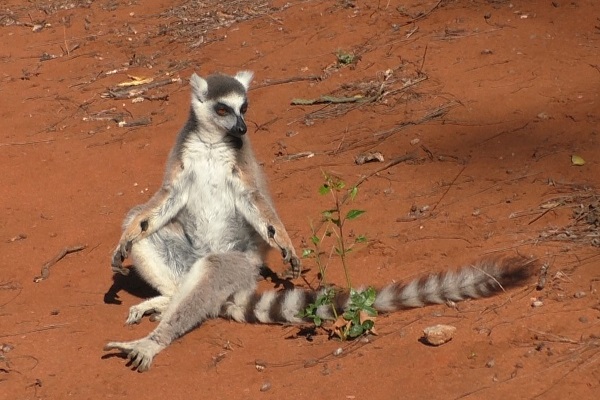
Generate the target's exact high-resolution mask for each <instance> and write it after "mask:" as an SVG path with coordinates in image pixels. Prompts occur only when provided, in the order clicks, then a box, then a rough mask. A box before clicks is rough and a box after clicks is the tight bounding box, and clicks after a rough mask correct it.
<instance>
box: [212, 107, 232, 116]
mask: <svg viewBox="0 0 600 400" xmlns="http://www.w3.org/2000/svg"><path fill="white" fill-rule="evenodd" d="M215 111H216V112H217V114H218V115H220V116H221V117H224V116H226V115H227V114H229V110H228V109H227V107H225V106H222V105H218V106H217V107H215Z"/></svg>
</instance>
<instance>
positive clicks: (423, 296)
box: [222, 257, 534, 324]
mask: <svg viewBox="0 0 600 400" xmlns="http://www.w3.org/2000/svg"><path fill="white" fill-rule="evenodd" d="M531 264H532V261H531V260H529V259H526V258H524V257H516V258H505V259H500V260H498V259H496V260H493V259H489V260H483V261H480V262H479V263H477V264H475V265H471V266H467V267H463V268H461V269H459V270H457V271H447V272H441V273H439V274H435V275H429V276H424V277H421V278H417V279H414V280H412V281H410V282H408V283H393V284H390V285H387V286H384V287H383V288H381V289H380V290H378V291H377V296H376V299H375V303H374V307H375V309H376V310H377V311H378V312H381V313H388V312H394V311H398V310H402V309H407V308H416V307H423V306H425V305H428V304H443V303H446V302H448V301H454V302H458V301H462V300H466V299H477V298H480V297H487V296H491V295H493V294H496V293H498V292H501V291H503V290H505V289H507V288H510V287H514V286H517V285H520V284H522V283H524V282H525V281H526V280H527V279H528V278H529V277H530V276H531V275H532V271H533V270H534V267H533V265H531ZM324 291H325V289H323V290H320V291H317V292H315V291H311V290H308V289H301V288H294V289H288V290H281V291H274V290H271V291H266V292H263V293H256V292H240V293H237V294H236V295H234V296H232V297H231V298H230V299H229V301H228V302H227V303H226V304H225V305H224V306H223V308H222V315H223V316H224V317H227V318H232V319H234V320H236V321H239V322H251V323H267V324H269V323H270V324H274V323H275V324H276V323H280V324H297V323H302V322H308V321H307V320H305V319H303V318H302V317H300V316H299V315H300V313H301V312H302V311H303V310H304V309H306V307H307V306H308V305H309V304H311V303H314V302H315V300H316V299H317V298H318V297H319V296H320V295H322V294H323V293H324ZM348 300H349V295H348V292H347V291H339V292H336V294H335V297H334V300H333V303H334V304H335V307H336V309H337V312H338V315H339V314H340V313H342V312H343V311H344V309H345V308H346V306H347V304H348ZM317 315H318V316H319V317H321V318H322V319H333V318H334V317H333V312H332V309H331V306H330V305H325V306H321V307H319V309H318V310H317Z"/></svg>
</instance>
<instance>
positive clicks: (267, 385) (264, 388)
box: [260, 382, 271, 392]
mask: <svg viewBox="0 0 600 400" xmlns="http://www.w3.org/2000/svg"><path fill="white" fill-rule="evenodd" d="M270 389H271V382H265V383H263V384H262V385H261V386H260V391H261V392H266V391H268V390H270Z"/></svg>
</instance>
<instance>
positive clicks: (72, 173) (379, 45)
mask: <svg viewBox="0 0 600 400" xmlns="http://www.w3.org/2000/svg"><path fill="white" fill-rule="evenodd" d="M42 3H43V5H42ZM596 3H597V2H596V1H594V0H574V1H561V0H558V1H535V2H534V1H512V2H509V1H501V0H495V1H492V0H474V1H469V2H464V1H452V0H442V1H417V0H412V1H408V2H406V1H383V2H382V1H380V2H372V1H359V0H354V1H353V0H344V1H319V0H315V1H301V2H284V1H281V0H275V1H274V2H267V1H239V0H238V1H227V0H224V1H220V2H217V1H205V2H197V1H183V2H182V1H175V2H173V1H163V0H148V1H140V0H137V1H136V0H129V1H119V0H101V1H62V0H51V1H46V2H22V1H17V0H7V1H5V2H3V5H2V8H1V10H0V65H1V66H2V68H1V71H2V72H1V73H0V93H1V96H0V117H1V118H2V121H3V129H2V133H1V134H0V168H1V170H2V172H3V173H2V182H3V187H4V190H2V195H1V204H2V207H3V214H4V217H3V218H2V219H1V220H0V252H1V254H2V261H1V271H2V272H1V275H0V344H2V347H1V348H0V350H1V351H0V399H33V398H49V399H62V398H67V397H69V398H77V399H97V398H100V397H101V398H115V399H121V398H122V399H125V398H128V399H130V398H146V399H158V398H165V397H168V398H189V397H190V396H196V397H197V396H202V397H206V398H223V399H246V398H247V399H254V398H260V397H265V398H266V397H269V398H297V399H309V398H323V399H392V398H411V399H419V398H444V399H452V398H460V399H478V398H486V399H504V398H540V399H541V398H543V399H564V398H578V399H591V398H596V397H597V394H598V391H599V390H600V389H599V387H600V373H599V372H598V371H600V368H599V360H600V347H599V345H600V339H599V332H598V326H599V322H600V319H599V318H600V307H599V304H600V300H599V297H600V296H599V294H598V286H599V285H600V284H599V282H598V281H599V279H600V275H599V272H598V271H599V263H600V259H599V257H598V247H597V246H598V193H599V192H598V188H600V179H599V177H600V162H599V160H598V159H599V158H600V147H599V141H600V136H599V134H600V94H599V93H600V61H599V60H600V58H599V54H600V26H599V25H600V19H599V18H600V11H599V9H598V7H597V4H596ZM240 69H251V70H253V71H255V81H254V83H253V89H252V90H251V92H250V102H251V106H250V110H249V112H248V119H249V126H250V127H251V128H250V132H249V135H250V136H251V140H252V141H253V144H254V148H255V151H256V153H257V156H258V157H259V159H260V160H262V162H264V169H265V171H266V174H267V176H268V178H269V181H270V187H271V190H272V193H273V197H274V200H275V202H276V205H277V208H278V210H279V213H280V216H281V218H282V220H283V221H284V223H285V224H286V226H287V228H288V230H289V232H290V234H291V235H292V239H293V240H294V242H295V243H296V246H297V250H298V251H299V252H301V247H302V246H301V243H305V242H306V241H307V240H308V238H309V236H310V234H311V233H310V221H311V220H312V221H318V218H319V215H320V211H321V210H324V209H327V208H328V206H329V198H327V197H322V196H320V195H319V194H318V192H317V189H318V187H319V186H320V184H321V183H322V179H323V178H322V171H328V172H331V173H334V174H335V175H336V176H340V177H342V178H343V179H344V180H345V181H346V182H348V183H349V184H350V183H353V182H356V181H358V180H359V179H361V177H364V176H370V177H369V178H368V179H366V180H365V181H364V182H363V183H362V184H361V185H360V191H359V194H358V197H357V198H356V200H355V201H354V203H355V204H354V205H355V206H356V208H359V209H363V210H366V213H365V214H363V215H362V216H361V217H360V219H357V220H356V221H352V222H351V223H350V225H349V226H351V227H352V231H353V232H352V233H353V234H355V235H359V234H364V235H366V237H367V238H368V243H367V244H366V245H363V246H362V247H361V248H359V249H357V251H355V252H353V253H352V254H351V255H350V259H349V261H350V264H351V276H352V280H353V282H355V283H356V284H360V283H365V284H373V285H383V284H386V283H388V282H390V281H392V280H405V279H410V278H413V277H415V276H418V275H420V274H423V273H428V272H431V271H441V270H445V269H448V268H454V267H457V266H459V265H462V264H466V263H469V262H473V261H475V260H477V259H479V258H481V257H485V256H489V255H508V256H510V255H516V254H523V255H527V256H534V257H536V258H539V259H540V260H541V262H542V263H544V264H545V266H546V269H545V271H546V272H545V275H544V276H545V281H544V282H542V281H532V282H531V284H530V285H528V286H526V287H522V288H520V289H517V290H511V291H509V292H507V293H504V294H501V295H500V296H496V297H493V298H490V299H483V300H478V301H467V302H464V303H459V304H457V305H456V307H448V306H435V307H426V308H423V309H417V310H410V311H405V312H401V313H396V314H393V315H389V316H380V317H379V318H378V319H377V321H376V328H377V331H378V333H379V335H378V336H374V337H370V338H369V340H357V341H353V342H348V343H340V342H338V341H335V340H329V339H328V338H327V335H326V334H324V333H323V332H322V331H317V334H316V335H313V336H311V337H310V340H308V339H307V337H306V336H298V332H299V329H298V328H297V327H279V326H259V325H244V324H236V323H233V322H228V321H224V320H212V321H209V322H207V323H206V324H204V325H203V326H202V327H200V328H198V329H196V330H194V331H193V332H191V333H189V334H187V335H186V336H184V337H183V338H182V339H180V340H178V341H177V342H176V343H174V344H173V345H172V346H171V347H169V348H168V350H166V351H164V352H162V353H161V354H160V355H159V356H158V357H157V358H156V359H155V362H154V365H153V367H152V369H151V371H150V372H148V373H145V374H137V373H134V372H131V371H129V370H127V369H126V367H125V360H123V359H122V358H119V357H115V356H110V355H108V356H107V355H105V353H104V352H103V351H102V347H103V345H104V343H106V342H107V341H109V340H114V339H117V340H127V339H133V338H139V337H142V336H144V335H146V334H147V332H149V331H150V330H151V329H152V327H153V326H154V323H153V322H150V321H148V320H144V321H143V322H142V323H141V324H140V325H136V326H131V327H129V326H124V325H123V322H124V320H125V316H126V314H127V310H128V307H129V306H131V305H133V304H135V303H136V302H139V301H140V300H139V298H140V297H145V296H148V295H149V293H148V289H147V288H146V287H145V286H144V285H143V284H139V283H135V282H132V280H131V279H118V280H113V279H115V278H113V276H112V273H111V270H110V266H109V259H110V255H111V252H112V250H113V248H114V246H115V244H116V242H117V240H118V238H119V234H120V224H121V220H122V218H123V216H124V215H125V213H126V211H127V210H128V209H129V208H130V207H132V206H133V205H135V204H138V203H141V202H144V201H145V200H147V199H148V198H149V196H151V195H152V194H153V193H154V191H155V190H156V189H157V188H158V187H159V184H160V182H161V179H162V174H163V165H164V162H165V160H166V157H167V154H168V151H169V149H170V147H171V146H172V144H173V140H174V137H175V135H176V133H177V131H178V130H179V128H180V127H181V126H182V124H183V123H184V121H185V119H186V117H187V112H188V106H189V90H188V87H187V79H188V78H189V76H190V75H191V73H192V72H194V71H195V72H198V73H200V74H208V73H211V72H215V71H221V72H226V73H235V72H236V71H238V70H240ZM132 77H135V78H132ZM136 78H138V79H139V80H141V79H146V78H153V80H154V81H153V82H159V81H163V80H169V81H170V82H169V83H168V84H164V85H155V86H154V87H150V88H148V90H146V91H143V92H141V93H138V94H136V95H135V96H133V97H132V98H127V97H124V98H118V99H117V98H115V97H114V96H111V95H107V93H108V94H110V93H111V90H114V88H116V87H117V85H118V84H119V83H122V82H129V81H132V80H135V79H136ZM322 96H333V97H334V98H336V99H337V101H334V102H331V101H324V102H323V101H319V102H317V104H299V105H292V104H291V102H292V100H293V99H304V100H307V99H308V100H310V99H322ZM339 99H346V100H344V101H339ZM376 152H378V153H380V155H381V156H383V157H384V159H385V160H384V163H386V162H389V161H391V160H394V159H396V158H397V157H400V156H402V155H404V154H407V153H409V154H414V156H415V157H414V159H413V160H412V161H410V162H402V163H398V164H396V165H393V166H391V167H389V168H387V169H382V170H381V171H380V172H378V173H375V174H373V173H374V172H375V171H376V170H377V169H379V168H381V167H382V166H383V165H384V164H382V163H378V162H368V163H364V164H360V165H357V164H356V163H355V158H356V157H357V155H359V154H361V153H363V154H366V153H372V154H373V153H376ZM572 155H577V156H580V157H582V158H583V159H584V160H585V164H584V165H581V166H574V165H572V162H571V156H572ZM371 174H372V175H371ZM572 235H575V236H572ZM551 239H552V240H551ZM80 245H81V246H83V245H85V246H86V247H85V248H84V249H82V250H80V251H76V252H72V253H70V254H65V256H64V257H63V258H62V259H60V260H59V261H58V262H57V263H56V264H54V265H52V267H51V268H50V269H48V271H47V272H48V275H47V276H46V278H45V279H43V280H41V281H39V282H34V278H36V277H38V276H40V269H41V268H42V266H43V265H44V264H45V263H46V262H47V261H49V260H52V259H53V258H54V257H57V255H60V253H61V251H63V250H65V249H72V248H76V246H80ZM269 264H270V265H271V267H272V268H273V269H275V270H282V269H283V266H282V265H281V263H280V260H279V258H278V255H277V254H272V256H271V257H270V259H269ZM304 266H305V267H306V268H308V269H309V271H308V272H307V274H306V280H307V281H308V282H311V283H314V282H315V280H316V275H317V268H316V266H315V265H314V263H311V260H305V264H304ZM328 274H329V276H328V277H329V279H330V280H331V281H334V282H337V283H339V284H343V282H344V277H343V273H342V271H341V268H340V265H339V260H337V259H336V258H332V259H331V261H330V264H329V269H328ZM298 284H306V283H305V282H303V281H302V280H300V281H299V282H298ZM262 285H263V286H264V287H269V283H268V282H263V283H262ZM536 286H539V287H541V290H537V289H536ZM534 302H535V304H536V305H537V306H538V307H532V304H533V303H534ZM437 324H447V325H452V326H455V327H456V328H457V330H456V332H455V334H454V338H453V339H452V341H450V342H448V343H446V344H444V345H442V346H439V347H428V346H425V345H423V344H421V343H420V342H419V339H420V337H421V335H422V330H423V328H425V327H427V326H432V325H437ZM340 347H341V348H342V351H341V353H340V351H338V350H337V349H338V348H340ZM256 360H260V361H259V362H258V364H259V365H260V366H261V368H257V367H256V365H257V361H256ZM262 367H264V368H262ZM261 388H262V391H261ZM195 392H201V393H199V394H197V395H196V394H193V393H195Z"/></svg>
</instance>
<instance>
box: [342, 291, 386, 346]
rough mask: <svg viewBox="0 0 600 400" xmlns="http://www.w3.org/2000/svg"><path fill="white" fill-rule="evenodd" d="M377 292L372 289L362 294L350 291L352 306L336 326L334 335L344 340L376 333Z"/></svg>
mask: <svg viewBox="0 0 600 400" xmlns="http://www.w3.org/2000/svg"><path fill="white" fill-rule="evenodd" d="M376 295H377V292H376V291H375V289H373V288H372V287H369V288H367V289H366V290H364V291H362V292H358V291H356V290H355V289H350V305H349V306H348V309H347V310H346V311H345V312H344V314H342V316H341V317H338V319H337V320H336V323H335V324H334V333H335V334H336V335H338V336H339V337H340V338H341V339H342V340H346V339H348V338H356V337H359V336H361V335H363V334H365V333H367V332H374V330H373V328H374V326H375V316H377V310H375V308H373V303H375V297H376Z"/></svg>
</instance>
